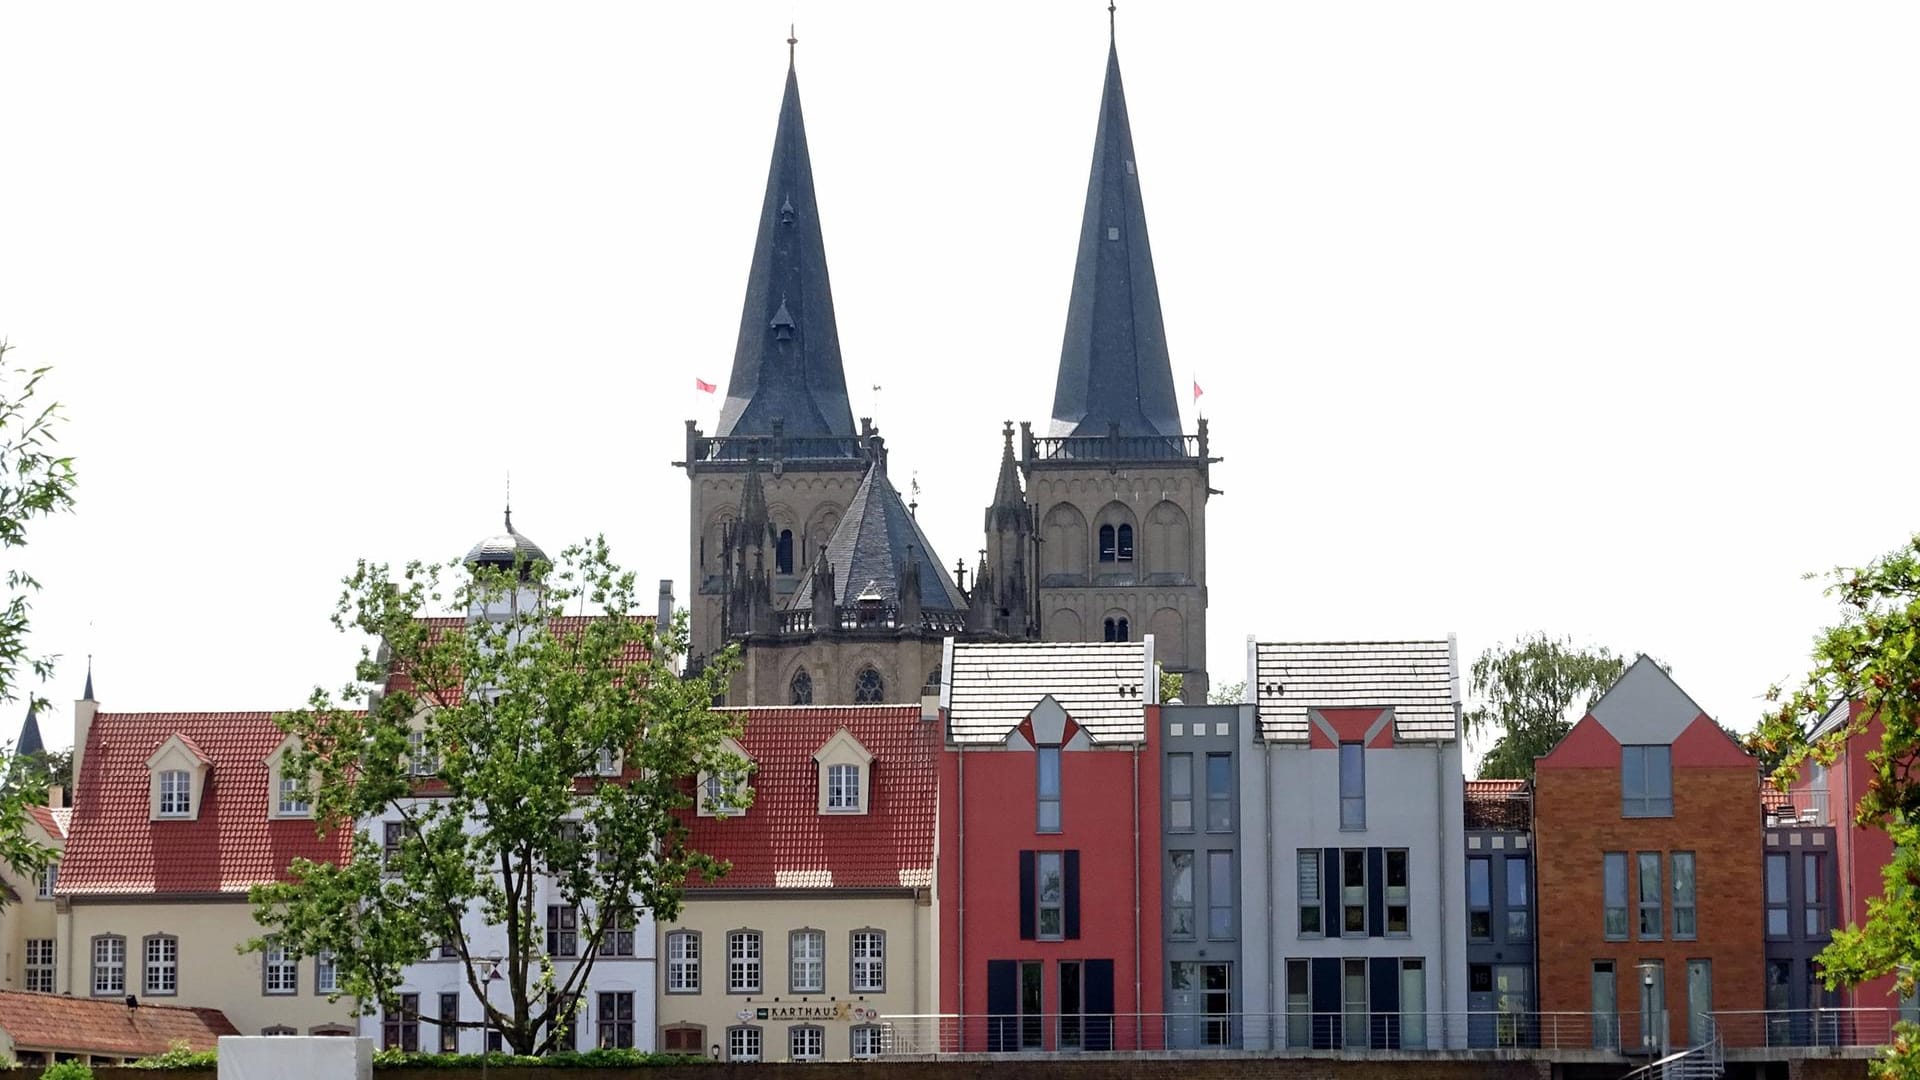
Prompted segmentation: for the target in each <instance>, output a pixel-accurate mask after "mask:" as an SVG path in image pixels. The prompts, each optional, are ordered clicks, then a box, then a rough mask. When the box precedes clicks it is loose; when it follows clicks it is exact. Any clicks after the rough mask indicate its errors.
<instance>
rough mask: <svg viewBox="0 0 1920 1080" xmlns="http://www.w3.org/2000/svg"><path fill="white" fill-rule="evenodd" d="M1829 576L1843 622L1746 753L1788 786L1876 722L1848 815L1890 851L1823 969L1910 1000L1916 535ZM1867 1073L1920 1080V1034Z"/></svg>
mask: <svg viewBox="0 0 1920 1080" xmlns="http://www.w3.org/2000/svg"><path fill="white" fill-rule="evenodd" d="M1827 577H1828V587H1827V595H1828V596H1830V597H1833V598H1835V599H1836V600H1837V601H1838V602H1839V606H1840V619H1839V621H1838V622H1837V623H1835V624H1834V625H1833V626H1830V627H1828V628H1826V629H1825V630H1823V631H1821V633H1820V634H1819V636H1817V637H1816V638H1815V639H1814V645H1813V668H1812V670H1811V671H1810V672H1808V674H1807V676H1806V679H1805V680H1804V681H1803V682H1802V683H1801V685H1800V686H1798V687H1797V688H1795V689H1793V690H1792V691H1790V692H1783V691H1782V690H1781V689H1780V688H1779V687H1775V688H1773V689H1772V690H1770V691H1769V692H1768V700H1770V701H1772V702H1773V703H1774V707H1773V709H1772V710H1771V711H1770V712H1769V713H1768V714H1767V716H1766V717H1765V718H1764V719H1763V720H1762V721H1761V723H1760V726H1759V728H1758V729H1757V730H1755V731H1754V733H1753V734H1752V735H1750V736H1748V747H1749V749H1751V750H1753V751H1754V752H1755V753H1758V754H1762V755H1774V756H1776V757H1777V759H1778V765H1777V766H1776V768H1775V770H1774V774H1773V776H1774V780H1775V782H1776V783H1778V784H1780V785H1782V786H1785V785H1787V784H1790V783H1792V781H1793V780H1794V779H1795V777H1796V776H1797V774H1798V772H1799V767H1800V764H1801V763H1802V762H1804V761H1806V760H1808V759H1809V758H1811V759H1813V760H1814V761H1818V762H1820V763H1821V764H1824V765H1832V764H1834V763H1835V762H1836V761H1837V760H1838V759H1839V757H1840V755H1841V754H1842V752H1843V751H1845V750H1846V748H1847V744H1848V742H1849V741H1850V740H1853V739H1855V738H1856V737H1858V736H1861V735H1863V734H1864V733H1865V732H1867V731H1868V730H1869V725H1870V724H1871V723H1872V722H1873V721H1875V720H1878V721H1879V723H1880V725H1881V736H1880V741H1879V744H1878V745H1877V746H1874V747H1872V749H1869V750H1868V751H1867V753H1866V762H1867V765H1868V768H1869V769H1870V770H1871V773H1872V778H1871V779H1870V780H1868V782H1867V790H1866V792H1865V794H1863V795H1862V796H1861V798H1860V801H1859V802H1858V803H1857V804H1855V806H1854V807H1853V814H1854V821H1855V822H1857V823H1858V824H1859V825H1861V826H1862V827H1865V828H1875V829H1884V830H1886V832H1887V834H1888V835H1889V836H1890V837H1891V838H1892V840H1893V843H1894V855H1893V859H1892V861H1891V862H1889V863H1888V864H1887V865H1886V867H1885V868H1884V870H1883V871H1882V875H1881V879H1882V883H1883V884H1882V891H1881V894H1880V895H1879V896H1877V897H1871V898H1869V899H1868V900H1867V921H1866V924H1865V925H1864V926H1849V927H1847V928H1846V929H1844V930H1835V931H1834V933H1833V943H1832V944H1831V945H1828V946H1827V948H1826V949H1825V951H1823V952H1822V953H1821V954H1820V968H1821V972H1822V974H1823V975H1824V976H1825V978H1826V982H1827V985H1828V987H1830V988H1831V987H1836V986H1842V985H1849V984H1853V983H1859V982H1864V981H1867V980H1869V979H1877V978H1879V977H1881V976H1883V975H1893V976H1894V981H1895V986H1896V990H1897V992H1898V993H1900V994H1903V995H1904V994H1912V993H1914V989H1915V979H1916V975H1920V774H1917V773H1916V771H1915V770H1916V766H1917V765H1920V535H1915V536H1913V537H1912V538H1911V539H1909V540H1908V541H1907V542H1906V543H1905V544H1904V545H1902V546H1900V547H1898V548H1895V549H1894V550H1892V551H1890V552H1888V553H1887V554H1885V555H1883V556H1881V557H1880V558H1878V559H1876V560H1874V561H1873V562H1870V563H1868V564H1867V565H1866V566H1863V567H1855V568H1848V567H1842V568H1839V569H1836V570H1833V571H1831V572H1830V573H1829V574H1828V575H1827ZM1888 1004H1889V1005H1891V1004H1893V1003H1892V1002H1889V1003H1888ZM1874 1073H1875V1075H1877V1076H1881V1077H1903V1078H1909V1080H1912V1078H1920V1028H1916V1027H1915V1026H1914V1025H1912V1024H1901V1025H1900V1026H1899V1027H1898V1028H1897V1029H1896V1030H1895V1034H1894V1040H1893V1043H1892V1045H1891V1046H1889V1047H1888V1048H1887V1050H1886V1052H1885V1053H1884V1054H1883V1055H1882V1056H1881V1057H1880V1058H1879V1059H1877V1060H1876V1061H1875V1062H1874Z"/></svg>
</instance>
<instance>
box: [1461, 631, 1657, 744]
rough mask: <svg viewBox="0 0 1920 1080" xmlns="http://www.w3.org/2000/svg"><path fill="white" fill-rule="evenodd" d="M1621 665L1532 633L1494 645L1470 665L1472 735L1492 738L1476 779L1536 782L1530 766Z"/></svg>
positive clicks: (1602, 652) (1607, 655) (1606, 655)
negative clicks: (1485, 734)
mask: <svg viewBox="0 0 1920 1080" xmlns="http://www.w3.org/2000/svg"><path fill="white" fill-rule="evenodd" d="M1625 666H1626V665H1625V663H1624V662H1623V661H1622V659H1621V658H1620V657H1619V656H1617V655H1615V654H1614V653H1613V652H1612V651H1610V650H1608V649H1606V648H1604V647H1602V648H1597V649H1592V650H1587V649H1580V648H1577V647H1575V645H1574V643H1573V639H1571V638H1555V637H1549V636H1547V635H1546V634H1545V633H1535V634H1532V635H1530V636H1527V637H1521V638H1516V639H1515V640H1514V643H1513V644H1512V645H1497V646H1495V647H1493V648H1491V649H1488V650H1487V651H1485V652H1483V653H1481V654H1480V658H1479V659H1478V660H1475V661H1474V662H1473V670H1472V672H1471V678H1470V680H1469V688H1470V693H1471V696H1472V697H1473V698H1474V699H1475V700H1476V701H1477V702H1478V703H1479V704H1477V705H1475V706H1474V707H1473V708H1472V709H1470V710H1468V712H1467V714H1466V728H1467V733H1468V734H1469V735H1478V734H1481V733H1483V732H1489V731H1497V732H1498V733H1499V734H1498V737H1497V738H1496V739H1495V740H1494V743H1493V747H1492V748H1491V749H1489V750H1488V751H1487V753H1486V756H1484V757H1482V758H1481V759H1480V777H1481V779H1483V780H1486V779H1502V780H1521V779H1526V778H1528V777H1531V776H1532V775H1533V759H1534V758H1537V757H1541V756H1542V755H1544V754H1546V753H1547V752H1548V751H1550V750H1552V749H1553V747H1554V745H1555V744H1556V743H1558V742H1559V741H1560V740H1561V739H1562V738H1563V737H1565V735H1566V734H1567V732H1568V731H1569V730H1570V729H1572V727H1573V722H1574V720H1576V719H1578V718H1579V716H1580V715H1581V714H1583V713H1585V712H1586V710H1587V708H1588V706H1590V705H1591V704H1592V703H1593V699H1594V697H1595V695H1597V694H1599V693H1600V692H1601V691H1603V690H1605V689H1606V688H1607V687H1609V686H1611V685H1613V681H1614V680H1615V679H1618V678H1619V677H1620V672H1621V671H1622V670H1624V669H1625Z"/></svg>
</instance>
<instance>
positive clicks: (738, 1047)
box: [727, 1026, 760, 1061]
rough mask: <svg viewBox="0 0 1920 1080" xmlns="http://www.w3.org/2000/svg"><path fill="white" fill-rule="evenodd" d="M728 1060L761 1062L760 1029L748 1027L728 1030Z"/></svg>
mask: <svg viewBox="0 0 1920 1080" xmlns="http://www.w3.org/2000/svg"><path fill="white" fill-rule="evenodd" d="M727 1060H728V1061H759V1060H760V1029H759V1028H757V1027H746V1026H743V1027H731V1028H728V1029H727Z"/></svg>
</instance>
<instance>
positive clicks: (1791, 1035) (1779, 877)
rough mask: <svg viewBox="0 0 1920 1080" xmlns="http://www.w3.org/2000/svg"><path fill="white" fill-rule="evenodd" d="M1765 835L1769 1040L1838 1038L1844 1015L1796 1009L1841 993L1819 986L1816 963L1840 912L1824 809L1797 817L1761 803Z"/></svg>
mask: <svg viewBox="0 0 1920 1080" xmlns="http://www.w3.org/2000/svg"><path fill="white" fill-rule="evenodd" d="M1763 836H1764V841H1765V854H1764V856H1763V857H1764V858H1765V859H1766V863H1765V870H1764V873H1763V876H1762V879H1761V880H1762V883H1763V888H1764V889H1765V892H1764V894H1763V895H1764V896H1765V903H1766V913H1765V915H1764V916H1763V918H1764V919H1765V920H1766V921H1765V928H1766V954H1767V957H1766V964H1767V966H1766V982H1765V985H1766V1008H1767V1010H1768V1016H1767V1025H1768V1030H1767V1032H1766V1042H1767V1045H1769V1046H1806V1045H1810V1044H1822V1043H1824V1044H1837V1043H1838V1042H1839V1041H1841V1035H1842V1034H1843V1033H1842V1032H1841V1031H1839V1030H1838V1029H1837V1028H1836V1025H1839V1024H1842V1023H1845V1022H1846V1020H1847V1017H1844V1016H1842V1015H1840V1014H1835V1015H1832V1016H1821V1015H1819V1014H1817V1013H1815V1012H1812V1011H1807V1012H1799V1011H1794V1010H1817V1009H1821V1008H1826V1007H1830V1006H1833V1005H1837V1004H1838V1003H1839V1001H1838V997H1839V995H1837V994H1835V993H1834V992H1833V991H1830V990H1828V989H1826V988H1825V987H1824V986H1822V985H1821V984H1820V980H1819V964H1818V963H1817V962H1816V961H1815V958H1816V957H1818V956H1819V954H1820V950H1822V949H1824V948H1826V947H1827V944H1828V943H1829V942H1830V941H1832V940H1833V923H1834V920H1835V919H1844V918H1845V917H1846V912H1845V911H1844V909H1842V908H1841V907H1840V905H1839V904H1838V903H1837V902H1836V899H1835V898H1836V897H1837V896H1838V895H1839V878H1838V871H1837V867H1836V862H1837V860H1836V859H1835V857H1834V827H1833V825H1832V824H1831V822H1830V820H1829V819H1828V818H1827V817H1826V814H1825V812H1824V809H1823V810H1822V811H1821V812H1820V813H1818V814H1806V815H1801V814H1798V813H1797V812H1796V811H1795V809H1794V808H1793V807H1792V806H1790V805H1788V806H1775V807H1769V808H1767V811H1766V816H1765V819H1764V830H1763Z"/></svg>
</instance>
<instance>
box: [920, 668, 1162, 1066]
mask: <svg viewBox="0 0 1920 1080" xmlns="http://www.w3.org/2000/svg"><path fill="white" fill-rule="evenodd" d="M942 670H943V671H944V672H945V673H946V678H945V683H944V685H943V686H942V688H941V706H942V708H941V713H942V719H943V721H944V724H945V729H946V748H945V753H944V754H943V755H942V757H941V762H940V861H939V873H938V874H937V875H936V879H937V881H938V889H939V911H940V951H941V956H940V983H941V986H940V1011H941V1012H942V1013H943V1014H946V1015H947V1016H948V1017H949V1018H955V1017H957V1019H949V1020H948V1021H946V1023H947V1024H948V1029H947V1030H943V1031H942V1032H941V1033H940V1043H941V1049H943V1050H955V1051H975V1052H978V1051H987V1052H1003V1051H1014V1050H1049V1051H1057V1050H1076V1049H1082V1050H1092V1051H1098V1050H1132V1049H1142V1048H1147V1049H1151V1048H1156V1047H1159V1046H1160V1045H1161V1044H1162V1040H1163V1032H1162V1023H1161V1017H1160V1015H1159V1014H1160V1013H1161V1012H1162V1011H1163V1009H1162V1001H1163V995H1162V992H1161V978H1160V971H1161V957H1160V946H1159V942H1160V938H1161V934H1160V885H1161V883H1160V862H1161V858H1160V814H1159V810H1158V808H1159V806H1160V768H1159V759H1158V757H1157V753H1158V751H1157V749H1156V747H1155V745H1154V737H1153V734H1152V733H1153V731H1154V729H1155V724H1156V723H1157V715H1158V713H1159V706H1158V705H1157V704H1155V703H1154V695H1155V689H1156V687H1155V679H1154V671H1153V641H1152V638H1150V637H1149V638H1148V639H1147V640H1146V641H1138V642H1121V643H1116V644H1102V645H1093V644H1021V645H969V644H953V643H949V644H948V646H947V652H946V660H945V663H944V665H943V668H942Z"/></svg>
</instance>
